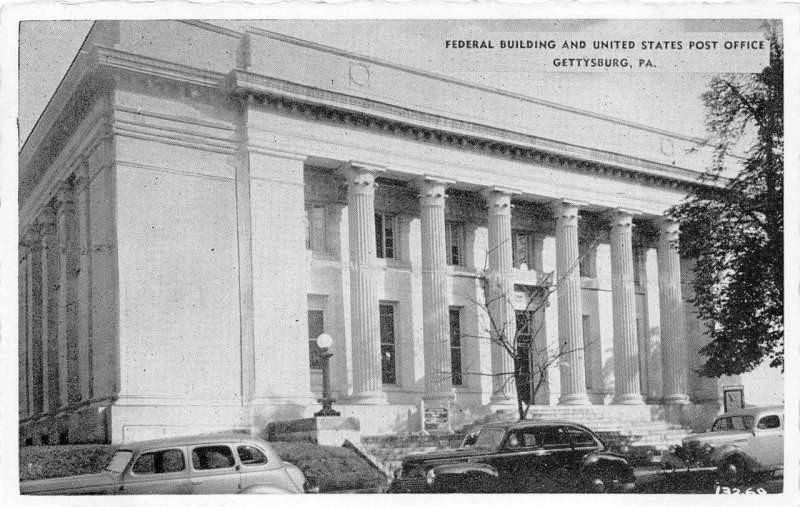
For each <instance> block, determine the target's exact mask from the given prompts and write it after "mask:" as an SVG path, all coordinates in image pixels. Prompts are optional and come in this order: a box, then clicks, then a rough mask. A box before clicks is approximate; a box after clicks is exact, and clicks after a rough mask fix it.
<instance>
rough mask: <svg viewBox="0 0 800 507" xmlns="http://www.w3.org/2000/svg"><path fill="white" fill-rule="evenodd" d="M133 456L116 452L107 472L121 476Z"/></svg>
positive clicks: (125, 452) (128, 452)
mask: <svg viewBox="0 0 800 507" xmlns="http://www.w3.org/2000/svg"><path fill="white" fill-rule="evenodd" d="M31 443H32V442H31ZM131 456H133V453H132V452H131V451H117V452H115V453H114V456H112V457H111V461H110V462H109V463H108V465H106V470H108V471H109V472H116V473H118V474H121V473H122V472H124V471H125V467H126V466H128V463H130V462H131Z"/></svg>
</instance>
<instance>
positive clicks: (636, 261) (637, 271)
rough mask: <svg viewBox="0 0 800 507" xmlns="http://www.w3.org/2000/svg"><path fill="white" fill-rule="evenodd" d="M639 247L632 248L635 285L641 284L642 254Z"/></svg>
mask: <svg viewBox="0 0 800 507" xmlns="http://www.w3.org/2000/svg"><path fill="white" fill-rule="evenodd" d="M643 253H644V252H643V251H642V249H641V248H638V247H634V248H633V283H634V284H636V286H639V285H640V284H641V269H642V254H643Z"/></svg>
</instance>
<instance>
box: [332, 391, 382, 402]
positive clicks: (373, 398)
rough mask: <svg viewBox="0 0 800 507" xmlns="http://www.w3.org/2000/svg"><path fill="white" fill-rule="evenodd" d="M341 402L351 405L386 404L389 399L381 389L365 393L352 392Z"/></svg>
mask: <svg viewBox="0 0 800 507" xmlns="http://www.w3.org/2000/svg"><path fill="white" fill-rule="evenodd" d="M342 403H348V404H353V405H388V404H389V400H388V398H387V397H386V393H385V392H383V391H372V392H365V393H358V394H353V395H352V396H350V397H348V398H347V399H346V400H344V401H343V402H342Z"/></svg>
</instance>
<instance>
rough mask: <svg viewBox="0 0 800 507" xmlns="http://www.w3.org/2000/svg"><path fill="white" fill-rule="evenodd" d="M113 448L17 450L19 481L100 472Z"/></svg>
mask: <svg viewBox="0 0 800 507" xmlns="http://www.w3.org/2000/svg"><path fill="white" fill-rule="evenodd" d="M114 449H116V446H113V445H43V446H31V447H20V449H19V479H20V480H21V481H26V480H30V479H50V478H53V477H65V476H68V475H81V474H94V473H97V472H100V471H102V470H103V469H104V468H105V467H106V465H107V464H108V462H109V461H110V460H111V456H112V455H113V454H114Z"/></svg>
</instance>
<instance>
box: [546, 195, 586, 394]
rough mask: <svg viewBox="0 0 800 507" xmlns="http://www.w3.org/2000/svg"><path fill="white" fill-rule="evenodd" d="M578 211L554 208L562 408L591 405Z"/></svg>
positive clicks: (571, 206) (569, 205)
mask: <svg viewBox="0 0 800 507" xmlns="http://www.w3.org/2000/svg"><path fill="white" fill-rule="evenodd" d="M578 207H579V205H578V204H577V203H574V202H568V201H560V202H558V203H556V204H555V205H554V206H553V213H554V214H555V218H556V279H557V280H558V286H557V287H556V292H557V294H558V334H559V350H563V351H564V352H565V354H564V355H562V356H561V358H560V360H559V366H560V370H561V398H560V399H559V400H558V403H559V405H588V404H589V403H590V402H589V398H588V397H587V396H586V370H585V367H584V351H583V302H582V300H581V276H580V270H579V266H578V265H579V261H580V255H579V253H578Z"/></svg>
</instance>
